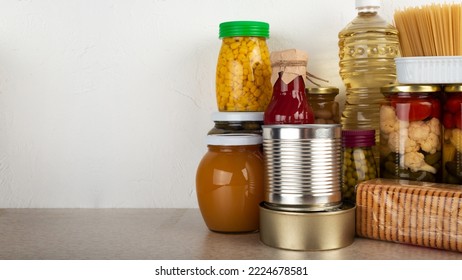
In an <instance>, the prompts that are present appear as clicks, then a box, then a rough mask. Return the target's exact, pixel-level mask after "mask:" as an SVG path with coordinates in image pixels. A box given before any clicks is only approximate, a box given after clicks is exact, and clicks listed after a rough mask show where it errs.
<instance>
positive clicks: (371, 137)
mask: <svg viewBox="0 0 462 280" xmlns="http://www.w3.org/2000/svg"><path fill="white" fill-rule="evenodd" d="M342 144H343V146H344V147H348V148H353V147H370V146H374V145H375V130H373V129H354V130H353V129H352V130H343V131H342Z"/></svg>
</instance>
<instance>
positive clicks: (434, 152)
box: [380, 85, 442, 182]
mask: <svg viewBox="0 0 462 280" xmlns="http://www.w3.org/2000/svg"><path fill="white" fill-rule="evenodd" d="M381 91H382V93H383V94H384V95H385V97H386V100H387V102H386V103H384V104H382V106H381V107H380V176H381V177H383V178H395V179H408V180H414V181H427V182H441V181H442V172H441V170H442V166H441V163H442V124H441V104H440V99H439V95H440V91H441V88H440V87H439V86H436V85H391V86H387V87H382V88H381Z"/></svg>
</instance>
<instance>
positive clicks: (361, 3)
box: [355, 0, 381, 8]
mask: <svg viewBox="0 0 462 280" xmlns="http://www.w3.org/2000/svg"><path fill="white" fill-rule="evenodd" d="M380 4H381V3H380V0H356V1H355V6H356V8H362V7H380V6H381V5H380Z"/></svg>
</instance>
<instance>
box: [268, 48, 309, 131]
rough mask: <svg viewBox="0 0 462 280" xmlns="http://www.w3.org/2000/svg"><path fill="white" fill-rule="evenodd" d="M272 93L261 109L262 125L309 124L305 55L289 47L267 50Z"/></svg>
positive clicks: (306, 58)
mask: <svg viewBox="0 0 462 280" xmlns="http://www.w3.org/2000/svg"><path fill="white" fill-rule="evenodd" d="M271 61H272V63H273V64H272V67H273V70H272V72H273V73H272V76H271V82H272V83H274V86H273V96H272V97H271V102H270V104H269V105H268V108H267V109H266V111H265V116H264V121H263V122H264V123H265V124H312V123H314V114H313V110H312V109H311V106H310V104H309V103H308V102H307V100H306V96H305V79H306V64H307V61H308V55H307V54H306V53H304V52H302V51H300V50H296V49H290V50H285V51H280V52H272V53H271Z"/></svg>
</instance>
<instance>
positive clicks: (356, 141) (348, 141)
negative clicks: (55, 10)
mask: <svg viewBox="0 0 462 280" xmlns="http://www.w3.org/2000/svg"><path fill="white" fill-rule="evenodd" d="M342 145H343V179H342V198H343V200H344V201H350V202H353V203H354V202H356V190H355V188H356V185H357V184H358V183H360V182H362V181H366V180H370V179H375V178H377V171H378V170H377V165H376V163H375V158H374V152H373V150H372V147H374V146H375V130H374V129H368V130H366V129H365V130H343V131H342Z"/></svg>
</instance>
